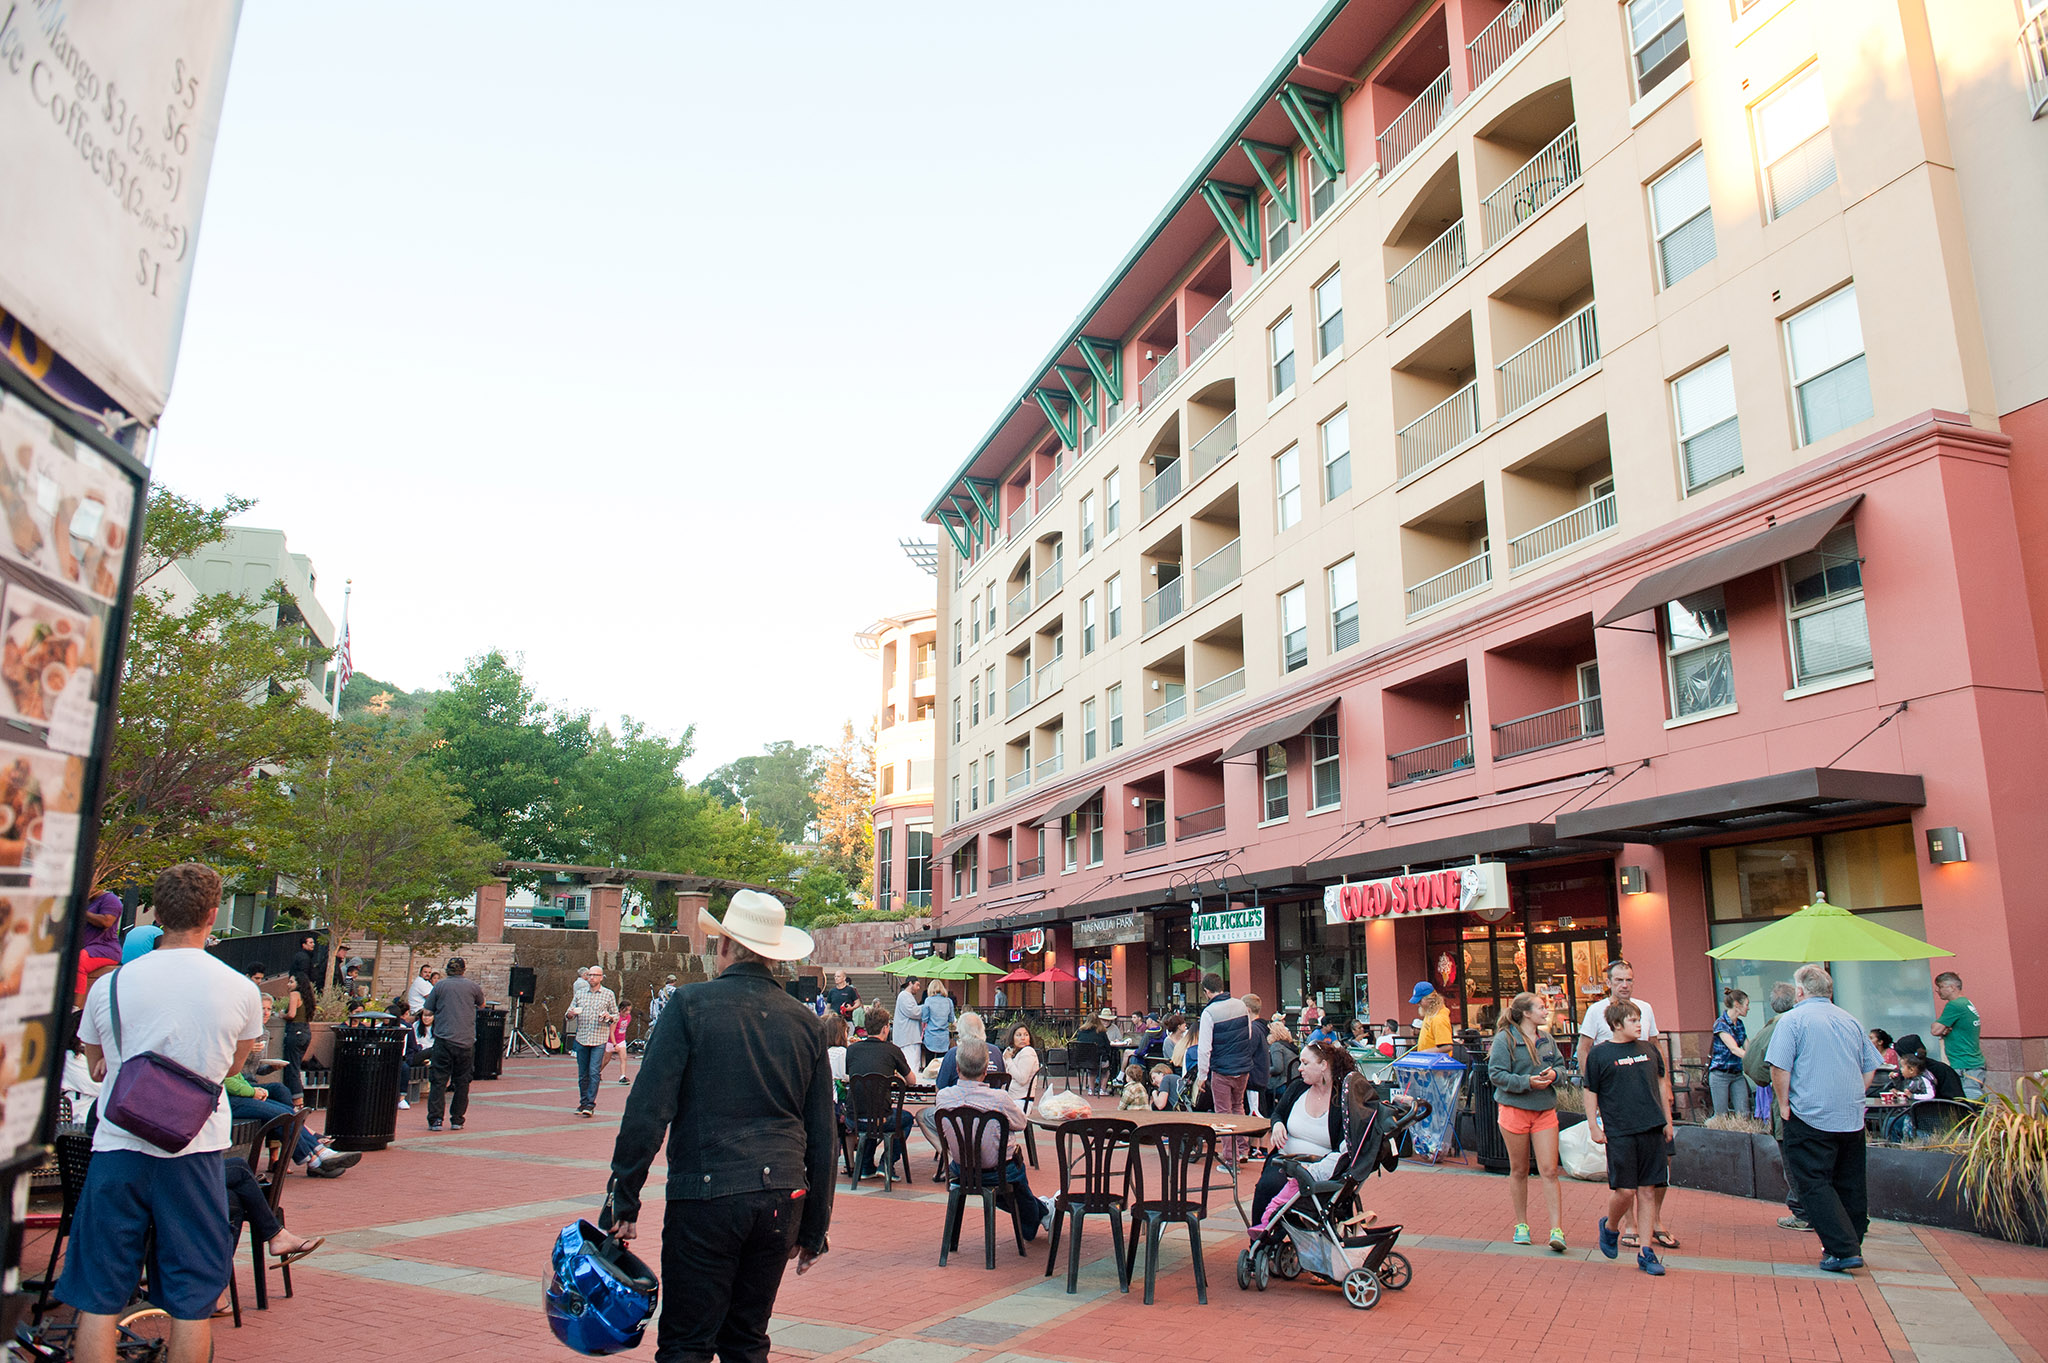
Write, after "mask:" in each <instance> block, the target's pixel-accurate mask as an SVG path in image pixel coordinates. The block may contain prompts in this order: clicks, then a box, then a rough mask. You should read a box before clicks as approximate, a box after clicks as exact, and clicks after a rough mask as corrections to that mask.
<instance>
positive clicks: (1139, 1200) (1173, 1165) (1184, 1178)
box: [1122, 1122, 1216, 1306]
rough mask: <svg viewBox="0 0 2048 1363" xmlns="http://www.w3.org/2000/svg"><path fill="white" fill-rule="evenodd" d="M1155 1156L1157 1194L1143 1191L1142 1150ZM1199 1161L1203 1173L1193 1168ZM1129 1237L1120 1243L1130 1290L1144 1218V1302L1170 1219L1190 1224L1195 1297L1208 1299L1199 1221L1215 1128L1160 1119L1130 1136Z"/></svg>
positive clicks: (1148, 1300) (1204, 1213)
mask: <svg viewBox="0 0 2048 1363" xmlns="http://www.w3.org/2000/svg"><path fill="white" fill-rule="evenodd" d="M1148 1150H1149V1151H1151V1152H1152V1153H1154V1154H1156V1155H1157V1156H1158V1157H1159V1177H1160V1187H1159V1196H1157V1197H1152V1198H1148V1197H1146V1196H1145V1167H1144V1161H1143V1160H1142V1159H1141V1158H1140V1156H1141V1154H1142V1153H1143V1152H1145V1151H1148ZM1198 1163H1199V1165H1200V1166H1201V1178H1200V1179H1199V1180H1197V1179H1196V1178H1195V1168H1196V1165H1197V1164H1198ZM1128 1167H1129V1171H1130V1182H1131V1190H1132V1191H1131V1238H1130V1241H1129V1243H1128V1244H1126V1245H1125V1246H1124V1270H1123V1275H1122V1281H1123V1289H1124V1291H1126V1292H1128V1291H1130V1290H1131V1270H1132V1269H1133V1267H1134V1266H1135V1265H1136V1264H1137V1260H1138V1222H1139V1220H1140V1218H1142V1219H1143V1220H1144V1223H1145V1305H1147V1306H1150V1305H1151V1304H1152V1285H1153V1283H1154V1282H1155V1281H1156V1279H1157V1276H1158V1267H1159V1236H1160V1233H1161V1232H1162V1231H1164V1230H1165V1229H1166V1223H1167V1222H1169V1221H1172V1222H1177V1223H1179V1224H1181V1225H1184V1226H1186V1227H1187V1228H1188V1242H1189V1244H1190V1245H1191V1246H1193V1249H1194V1259H1195V1299H1196V1300H1197V1301H1199V1302H1200V1303H1201V1304H1202V1305H1204V1306H1207V1305H1208V1304H1209V1274H1208V1270H1207V1269H1206V1268H1205V1267H1204V1266H1203V1263H1202V1222H1203V1221H1205V1220H1207V1219H1208V1216H1209V1176H1210V1174H1211V1173H1212V1172H1214V1170H1215V1168H1216V1132H1215V1129H1214V1128H1212V1127H1207V1126H1203V1125H1201V1124H1199V1123H1196V1122H1164V1123H1160V1124H1158V1125H1156V1126H1145V1127H1142V1128H1139V1129H1138V1130H1137V1131H1136V1132H1134V1133H1133V1135H1132V1137H1131V1159H1130V1164H1129V1166H1128Z"/></svg>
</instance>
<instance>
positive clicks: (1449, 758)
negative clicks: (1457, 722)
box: [1387, 734, 1472, 786]
mask: <svg viewBox="0 0 2048 1363" xmlns="http://www.w3.org/2000/svg"><path fill="white" fill-rule="evenodd" d="M1471 765H1472V735H1471V734H1459V735H1458V736H1457V737H1456V738H1446V739H1442V740H1440V741H1438V742H1435V743H1425V744H1423V745H1422V746H1421V747H1419V748H1409V749H1407V750H1406V751H1404V752H1390V753H1388V754H1387V784H1388V785H1390V786H1405V785H1407V784H1408V783H1409V782H1410V781H1420V780H1422V779H1424V778H1425V777H1430V776H1442V775H1443V774H1444V773H1445V772H1451V771H1463V770H1465V769H1466V768H1467V767H1470V766H1471Z"/></svg>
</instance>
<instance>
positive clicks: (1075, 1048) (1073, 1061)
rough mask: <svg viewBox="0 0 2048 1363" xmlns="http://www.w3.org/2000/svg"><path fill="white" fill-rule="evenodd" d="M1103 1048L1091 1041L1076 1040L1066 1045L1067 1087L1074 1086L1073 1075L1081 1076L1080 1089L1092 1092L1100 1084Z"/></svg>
mask: <svg viewBox="0 0 2048 1363" xmlns="http://www.w3.org/2000/svg"><path fill="white" fill-rule="evenodd" d="M1102 1056H1103V1048H1102V1046H1101V1045H1100V1044H1098V1043H1096V1042H1093V1041H1076V1042H1073V1043H1071V1044H1070V1045H1068V1047H1067V1087H1068V1088H1069V1089H1072V1088H1073V1087H1074V1076H1075V1075H1079V1076H1081V1091H1082V1092H1083V1093H1093V1092H1094V1091H1095V1090H1097V1089H1098V1088H1100V1087H1101V1086H1102V1083H1101V1081H1102Z"/></svg>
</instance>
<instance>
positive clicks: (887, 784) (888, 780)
mask: <svg viewBox="0 0 2048 1363" xmlns="http://www.w3.org/2000/svg"><path fill="white" fill-rule="evenodd" d="M881 776H882V794H884V795H894V794H895V793H896V764H895V763H893V762H885V763H883V764H882V768H881Z"/></svg>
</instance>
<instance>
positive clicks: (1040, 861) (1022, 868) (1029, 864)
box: [1017, 857, 1045, 880]
mask: <svg viewBox="0 0 2048 1363" xmlns="http://www.w3.org/2000/svg"><path fill="white" fill-rule="evenodd" d="M1044 874H1045V858H1044V857H1025V858H1024V859H1023V860H1022V861H1020V862H1018V863H1017V879H1019V880H1036V879H1038V877H1040V876H1042V875H1044Z"/></svg>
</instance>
